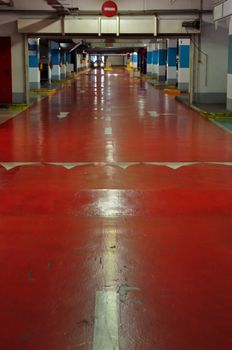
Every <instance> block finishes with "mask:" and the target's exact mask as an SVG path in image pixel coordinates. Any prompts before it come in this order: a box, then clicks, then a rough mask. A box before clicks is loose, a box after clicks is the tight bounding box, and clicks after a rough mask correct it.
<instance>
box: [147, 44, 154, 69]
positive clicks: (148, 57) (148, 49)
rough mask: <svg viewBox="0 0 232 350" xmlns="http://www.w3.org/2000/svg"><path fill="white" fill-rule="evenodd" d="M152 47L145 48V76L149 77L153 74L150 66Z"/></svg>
mask: <svg viewBox="0 0 232 350" xmlns="http://www.w3.org/2000/svg"><path fill="white" fill-rule="evenodd" d="M152 54H153V52H152V45H151V44H150V45H148V47H147V74H148V75H151V74H152V73H153V64H152V61H153V60H152Z"/></svg>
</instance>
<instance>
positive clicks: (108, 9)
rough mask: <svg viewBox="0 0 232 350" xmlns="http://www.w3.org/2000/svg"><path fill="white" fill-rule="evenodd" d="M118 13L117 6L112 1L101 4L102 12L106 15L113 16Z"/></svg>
mask: <svg viewBox="0 0 232 350" xmlns="http://www.w3.org/2000/svg"><path fill="white" fill-rule="evenodd" d="M117 13H118V6H117V4H115V2H114V1H106V2H104V4H103V5H102V14H103V15H104V16H106V17H114V16H116V15H117Z"/></svg>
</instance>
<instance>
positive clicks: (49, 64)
mask: <svg viewBox="0 0 232 350" xmlns="http://www.w3.org/2000/svg"><path fill="white" fill-rule="evenodd" d="M51 46H52V44H51V41H49V42H48V83H49V84H51V82H52V64H53V63H52V52H51Z"/></svg>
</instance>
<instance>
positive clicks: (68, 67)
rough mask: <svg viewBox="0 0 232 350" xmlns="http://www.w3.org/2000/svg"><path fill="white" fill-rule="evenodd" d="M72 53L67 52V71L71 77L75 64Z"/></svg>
mask: <svg viewBox="0 0 232 350" xmlns="http://www.w3.org/2000/svg"><path fill="white" fill-rule="evenodd" d="M71 62H72V61H71V53H68V54H67V69H66V73H67V77H70V75H71V73H72V71H73V65H72V63H71Z"/></svg>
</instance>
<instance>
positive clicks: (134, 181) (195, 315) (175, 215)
mask: <svg viewBox="0 0 232 350" xmlns="http://www.w3.org/2000/svg"><path fill="white" fill-rule="evenodd" d="M60 116H62V118H61V117H60ZM0 155H1V156H0V163H1V164H2V166H1V167H0V196H1V202H0V213H1V220H0V239H1V245H0V247H1V248H0V249H1V264H0V278H1V289H0V297H1V299H0V300H1V313H0V322H1V330H0V343H1V347H2V348H3V349H4V350H8V349H9V350H14V349H20V350H21V349H27V350H37V349H38V350H51V349H52V350H53V349H54V350H64V349H65V350H69V349H84V350H91V349H94V350H104V349H106V350H111V349H112V350H113V349H121V350H124V349H130V350H135V349H138V350H140V349H141V350H153V349H154V350H156V349H157V350H161V349H162V350H184V349H189V350H196V349H197V350H206V349H207V350H208V349H209V350H214V349H215V350H216V349H217V350H218V349H229V348H231V346H232V343H231V324H232V317H231V292H232V285H231V278H230V275H231V229H232V216H231V212H232V167H231V163H230V162H231V161H232V136H231V135H230V134H228V133H226V132H225V131H223V130H222V129H220V128H218V127H217V126H216V125H214V124H212V123H211V122H209V121H207V120H205V119H203V118H201V117H200V116H199V115H198V114H197V113H196V112H193V111H190V110H188V109H187V108H185V107H183V106H182V105H180V104H178V103H177V102H175V100H174V98H173V97H172V96H165V95H163V94H160V93H159V92H158V91H157V90H155V89H154V88H152V87H151V86H149V85H147V83H146V82H143V81H140V80H139V79H135V78H133V77H130V75H129V74H128V73H126V72H124V71H123V70H114V71H112V72H111V73H110V74H103V73H102V71H92V72H90V73H89V74H86V75H83V76H80V77H79V78H78V79H76V80H75V81H74V82H73V83H72V84H71V85H70V86H67V87H65V88H64V89H62V90H60V91H59V92H58V93H57V94H56V95H55V96H50V97H48V98H47V99H45V100H43V101H41V102H40V103H39V104H37V105H35V106H34V107H32V108H31V109H30V110H28V111H26V112H24V113H22V114H21V115H19V116H17V117H16V118H14V119H12V120H10V121H8V122H6V123H4V124H2V125H1V126H0ZM225 162H226V164H223V163H225ZM31 163H32V164H31ZM51 163H53V164H51ZM176 163H178V164H176ZM215 163H217V164H215Z"/></svg>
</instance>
